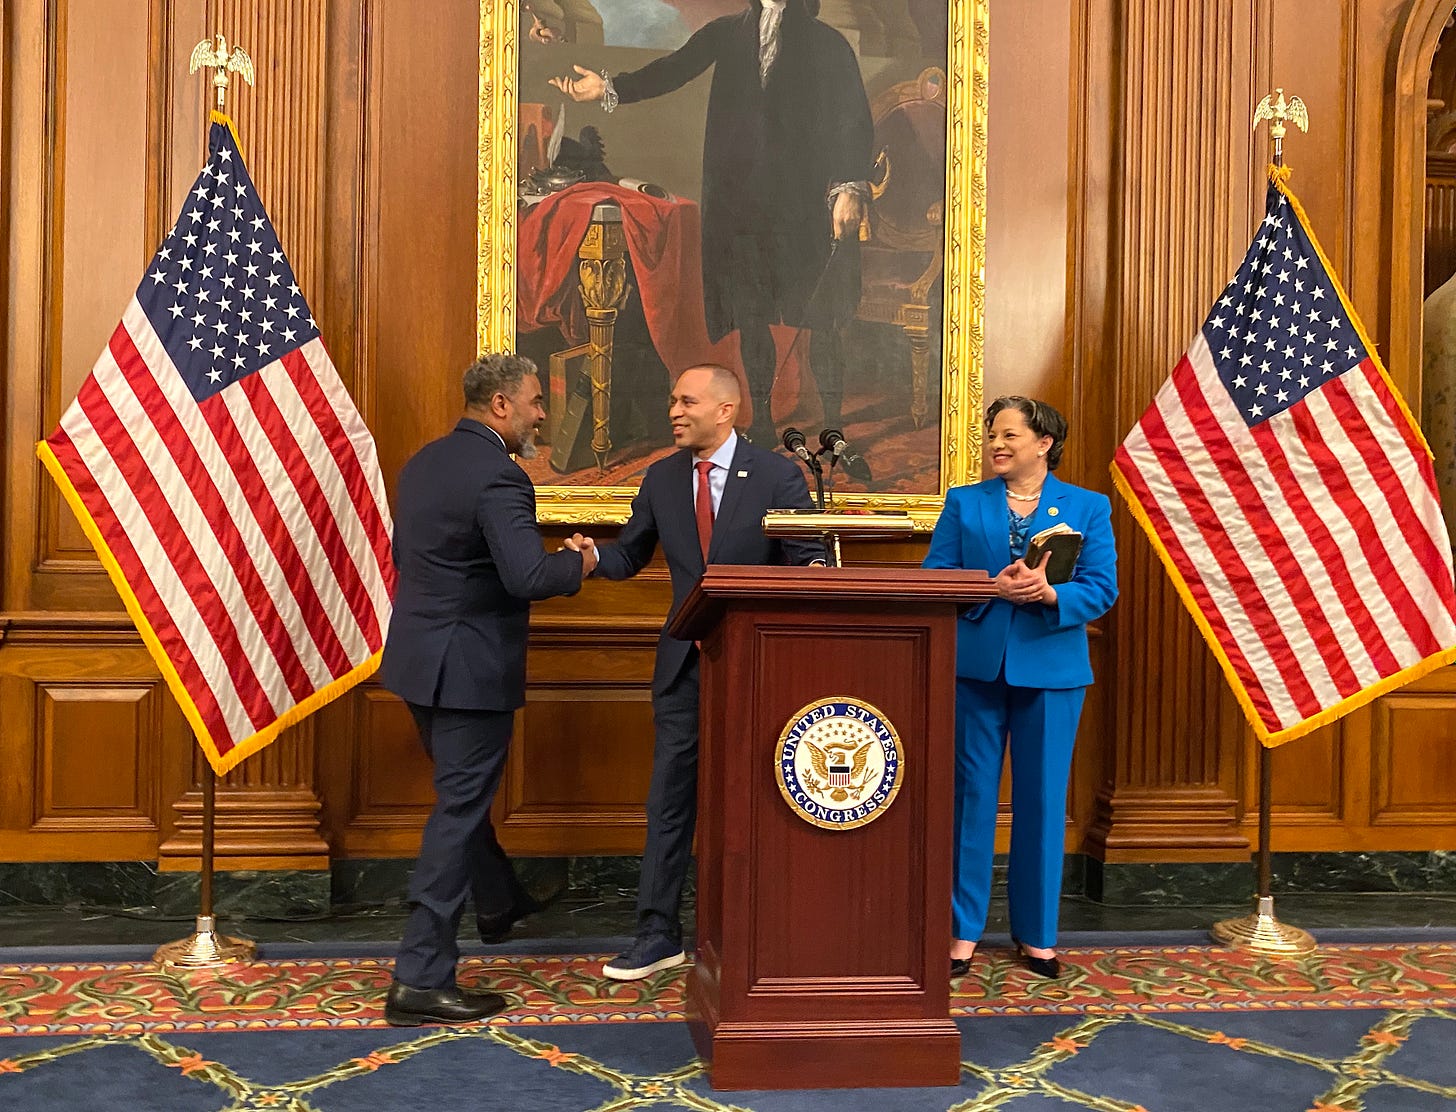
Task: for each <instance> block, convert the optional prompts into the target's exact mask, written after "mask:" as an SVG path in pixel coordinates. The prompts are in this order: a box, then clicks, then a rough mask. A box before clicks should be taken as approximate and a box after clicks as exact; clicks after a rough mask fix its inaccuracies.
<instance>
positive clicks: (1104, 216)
mask: <svg viewBox="0 0 1456 1112" xmlns="http://www.w3.org/2000/svg"><path fill="white" fill-rule="evenodd" d="M1120 7H1121V5H1120V4H1118V3H1117V2H1116V0H1080V2H1078V3H1076V4H1074V5H1072V6H1071V8H1070V22H1071V32H1070V34H1071V47H1070V57H1069V64H1068V67H1067V70H1068V88H1067V96H1068V97H1069V99H1070V101H1071V104H1072V105H1073V111H1072V112H1071V114H1070V117H1069V121H1068V141H1067V155H1066V161H1067V165H1068V178H1067V183H1066V188H1067V207H1068V227H1067V246H1066V251H1067V260H1068V261H1067V284H1066V289H1065V291H1064V297H1065V315H1066V322H1067V324H1066V327H1067V352H1066V371H1065V376H1066V378H1067V380H1068V381H1067V385H1066V389H1067V390H1068V391H1069V393H1070V397H1071V399H1072V403H1071V406H1072V408H1071V414H1070V415H1069V420H1071V421H1072V422H1073V426H1074V428H1075V429H1076V436H1075V438H1074V439H1072V440H1071V441H1070V442H1069V443H1068V445H1067V454H1066V455H1065V456H1064V457H1063V458H1064V466H1065V467H1066V468H1067V469H1068V471H1069V473H1073V474H1076V475H1077V476H1079V479H1078V481H1079V482H1080V483H1082V484H1083V485H1086V486H1090V487H1095V488H1096V489H1099V490H1107V489H1108V485H1107V484H1108V476H1107V472H1106V470H1105V464H1106V461H1107V460H1109V459H1111V458H1112V453H1113V451H1114V449H1115V446H1116V444H1117V442H1118V438H1119V436H1120V430H1118V429H1117V427H1116V421H1117V415H1116V406H1115V402H1116V391H1115V390H1112V389H1109V388H1108V384H1109V383H1112V382H1115V381H1116V378H1117V368H1116V366H1115V365H1113V364H1112V363H1111V361H1110V360H1109V359H1108V353H1109V345H1108V342H1107V341H1108V337H1109V336H1111V335H1112V334H1113V328H1114V324H1113V318H1112V316H1111V310H1112V303H1111V301H1110V299H1109V291H1110V289H1111V283H1112V277H1113V274H1112V267H1113V265H1114V256H1113V253H1112V251H1111V242H1110V235H1111V231H1112V220H1111V213H1112V205H1113V188H1114V183H1115V172H1114V167H1115V149H1116V146H1115V145H1116V129H1117V119H1118V103H1117V99H1116V95H1117V90H1118V88H1119V78H1118V70H1119V66H1120V55H1119V51H1118V34H1119V31H1118V27H1119V22H1120V21H1119V18H1118V11H1119V9H1120ZM993 70H994V65H993ZM993 111H994V106H993ZM993 134H994V129H993ZM1048 161H1050V159H1048ZM995 225H996V218H995V213H994V211H993V214H992V220H991V226H992V227H995ZM989 327H990V324H989V322H988V328H989ZM1118 540H1119V548H1120V549H1121V547H1122V545H1124V544H1125V541H1124V540H1123V539H1122V537H1121V536H1119V538H1118ZM1115 611H1116V607H1114V613H1115ZM1110 623H1111V617H1110V616H1109V617H1108V618H1104V619H1102V620H1101V621H1099V622H1098V623H1096V625H1095V626H1094V627H1093V629H1092V630H1091V631H1090V632H1091V637H1090V647H1091V654H1092V671H1093V675H1094V677H1095V681H1094V683H1093V686H1092V689H1091V690H1089V691H1088V692H1087V700H1086V702H1085V704H1084V705H1083V708H1082V721H1081V726H1080V729H1079V731H1078V743H1077V748H1076V751H1075V754H1074V758H1073V765H1072V783H1071V789H1070V811H1071V819H1072V829H1071V830H1070V831H1069V834H1068V844H1067V848H1068V850H1069V851H1073V852H1080V851H1081V850H1082V849H1083V848H1084V846H1085V844H1086V840H1087V834H1088V832H1089V831H1090V830H1091V827H1092V823H1093V821H1094V819H1095V817H1096V800H1097V794H1098V790H1099V788H1100V787H1101V786H1102V784H1103V783H1105V782H1106V781H1107V779H1108V777H1109V769H1110V762H1111V757H1112V754H1113V745H1112V736H1113V731H1114V729H1115V723H1114V719H1113V716H1112V707H1113V706H1114V702H1115V700H1114V695H1115V688H1114V685H1113V665H1114V659H1115V658H1114V656H1113V652H1112V650H1113V643H1112V638H1111V637H1110V636H1109V632H1110V630H1111V628H1112V627H1111V624H1110Z"/></svg>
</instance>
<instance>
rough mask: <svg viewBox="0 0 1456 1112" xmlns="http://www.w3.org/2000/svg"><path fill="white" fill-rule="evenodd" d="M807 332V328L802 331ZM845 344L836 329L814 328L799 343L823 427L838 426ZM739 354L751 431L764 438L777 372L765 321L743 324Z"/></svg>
mask: <svg viewBox="0 0 1456 1112" xmlns="http://www.w3.org/2000/svg"><path fill="white" fill-rule="evenodd" d="M805 331H806V332H807V331H808V330H807V329H806V330H805ZM843 348H844V345H843V344H842V343H841V342H840V339H839V330H838V329H836V328H833V327H828V326H826V327H823V328H818V329H815V330H814V331H813V332H812V333H811V334H810V335H807V336H805V337H804V338H803V340H801V341H800V348H799V354H800V355H801V356H805V355H807V357H808V358H807V360H806V361H807V362H808V365H809V372H810V373H811V374H812V375H813V376H814V382H815V384H816V385H817V386H818V387H819V400H820V403H821V404H822V405H823V407H824V425H825V427H826V428H827V427H829V426H832V425H834V426H837V425H838V424H839V423H840V416H841V412H842V410H843V405H844V350H843ZM738 354H739V357H740V358H741V359H742V360H743V373H744V376H745V377H746V378H747V379H748V394H749V397H751V398H752V399H753V428H754V429H755V430H758V431H760V432H761V433H762V434H763V435H764V436H768V435H769V430H770V429H771V428H773V420H772V418H771V417H770V416H769V397H770V395H771V394H772V393H773V385H774V373H775V372H776V371H777V370H778V364H777V359H778V354H777V351H776V350H775V348H774V341H773V333H772V332H771V331H770V330H769V323H768V321H767V320H755V321H751V322H745V323H744V324H743V325H742V327H740V328H739V330H738ZM777 435H778V434H777V430H776V429H774V432H773V435H772V436H771V437H769V439H770V440H771V441H772V443H770V444H768V445H767V446H768V447H770V448H772V447H773V446H774V444H776V443H777Z"/></svg>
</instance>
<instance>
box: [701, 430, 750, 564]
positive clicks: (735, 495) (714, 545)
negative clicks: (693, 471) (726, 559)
mask: <svg viewBox="0 0 1456 1112" xmlns="http://www.w3.org/2000/svg"><path fill="white" fill-rule="evenodd" d="M752 452H753V449H752V448H750V447H749V446H748V444H747V442H745V441H744V439H743V437H741V436H740V437H739V438H738V446H737V447H736V448H734V449H733V462H732V463H730V464H729V465H728V478H727V480H726V481H725V482H724V484H723V497H722V499H721V500H720V501H719V502H718V514H717V516H716V517H715V518H714V519H713V539H712V541H711V542H710V543H709V544H708V563H710V564H711V563H712V562H713V557H715V556H716V555H717V554H718V553H719V552H720V551H721V550H722V547H723V545H724V544H725V543H726V542H725V541H724V540H723V537H724V535H725V534H726V533H727V532H728V526H729V525H731V524H732V523H733V515H734V514H736V513H737V512H738V504H739V502H741V501H742V498H743V488H744V487H745V486H747V485H748V480H749V479H750V478H752V477H753V461H752V459H751V456H752Z"/></svg>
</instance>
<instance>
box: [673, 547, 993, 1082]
mask: <svg viewBox="0 0 1456 1112" xmlns="http://www.w3.org/2000/svg"><path fill="white" fill-rule="evenodd" d="M991 595H992V588H991V584H990V580H989V579H987V578H986V577H985V574H984V573H982V572H967V571H940V570H937V571H925V570H920V569H881V568H877V569H863V568H821V567H813V568H807V567H793V568H783V567H740V566H732V565H715V566H711V567H709V568H708V571H707V573H706V574H705V575H704V576H703V579H702V582H701V583H700V584H699V585H698V587H697V588H696V590H695V591H694V592H693V594H692V595H690V596H689V597H688V599H687V601H686V602H685V603H684V604H683V607H682V609H681V611H680V612H679V613H678V615H677V617H676V618H675V620H674V622H673V625H672V630H671V631H672V633H673V635H674V636H678V637H684V638H693V639H696V640H700V641H701V642H702V693H701V702H700V722H701V727H700V729H701V740H700V760H699V771H698V815H699V817H698V834H697V859H698V873H697V877H698V913H697V953H696V958H695V964H694V967H693V970H692V972H691V974H690V976H689V980H688V1006H689V1019H690V1022H691V1026H692V1031H693V1038H694V1040H695V1042H696V1043H697V1046H698V1050H699V1053H701V1054H702V1056H703V1057H704V1058H705V1059H707V1060H708V1061H709V1062H710V1063H711V1066H710V1074H709V1078H710V1080H711V1082H712V1084H713V1087H714V1088H717V1089H788V1088H839V1087H861V1086H921V1085H954V1084H956V1083H957V1082H958V1080H959V1077H960V1036H959V1033H958V1031H957V1029H956V1027H955V1024H954V1023H953V1022H952V1021H951V1019H950V978H949V964H950V958H949V953H950V888H951V852H952V850H951V841H952V833H951V825H952V815H953V795H954V742H953V728H954V719H955V652H956V643H955V642H956V637H955V627H956V617H957V614H958V613H959V612H960V610H961V609H963V608H964V607H965V606H967V605H969V604H972V603H975V602H978V601H981V600H983V599H987V598H989V597H991ZM836 700H837V701H839V702H835V701H836ZM826 702H829V703H831V704H832V706H831V707H830V709H828V710H827V711H823V713H825V714H828V715H829V716H830V717H832V719H833V722H832V723H828V722H826V723H824V724H823V730H829V729H830V727H831V726H832V727H833V730H834V731H838V733H837V734H835V733H833V732H832V731H831V733H830V734H826V733H824V732H823V730H821V729H820V724H819V722H818V720H817V719H816V720H815V724H814V726H813V727H812V728H813V729H814V730H819V731H820V732H819V733H817V734H814V733H805V732H804V731H805V723H807V722H809V720H810V719H811V718H814V717H815V716H814V714H812V713H807V712H806V710H807V708H811V707H814V706H822V705H823V704H825V703H826ZM851 703H852V704H854V707H853V710H852V713H849V717H847V718H845V717H840V716H839V715H840V714H841V711H840V709H839V708H840V707H841V706H843V707H846V708H848V707H849V704H851ZM865 708H868V709H865ZM847 713H848V712H847ZM853 714H858V715H860V716H861V719H863V720H864V721H867V722H869V723H870V726H873V727H874V729H873V730H871V732H870V733H868V734H867V733H865V730H866V729H869V727H866V726H862V725H861V724H860V721H859V720H856V719H855V718H854V717H853ZM856 731H859V734H858V735H857V736H862V737H871V736H872V735H874V736H879V737H885V738H887V737H888V736H889V735H890V734H891V733H893V734H894V735H898V740H899V745H898V747H897V751H898V754H899V756H898V762H897V765H896V773H895V785H896V786H895V788H894V791H893V793H889V798H887V799H881V800H879V801H878V802H876V801H875V798H874V796H873V795H864V796H863V797H861V798H860V799H859V802H858V803H857V804H856V802H855V798H853V792H854V791H855V790H857V787H858V785H859V784H860V783H861V782H862V781H863V780H864V777H866V776H867V775H868V773H865V772H864V771H863V770H862V769H861V768H860V762H859V761H858V760H856V761H855V762H854V764H853V766H851V763H850V758H849V757H847V756H846V757H842V758H841V762H840V763H838V764H836V765H834V766H833V769H832V770H831V769H829V766H828V765H827V764H826V762H825V760H824V758H823V756H822V754H823V752H824V750H825V748H829V749H834V748H836V747H839V748H840V749H842V750H843V751H844V752H845V753H848V752H849V751H850V744H851V741H852V740H853V738H854V737H855V736H856V733H855V732H856ZM875 731H878V734H876V733H875ZM815 737H818V738H819V742H818V744H817V745H812V746H811V745H808V744H807V743H808V742H810V741H813V740H814V738H815ZM835 737H839V738H843V739H847V740H840V741H836V740H834V738H835ZM826 738H828V739H829V740H828V741H827V743H826V741H825V739H826ZM790 744H791V745H792V747H793V749H794V750H797V749H800V748H804V749H805V751H806V752H808V751H809V750H812V751H813V753H814V756H815V757H817V758H818V764H817V765H815V768H817V769H819V771H820V772H824V771H829V772H830V775H828V776H825V777H824V778H823V779H822V780H821V779H819V778H818V777H817V775H814V774H811V775H810V777H809V780H810V782H811V784H815V785H818V786H817V787H816V788H814V791H822V793H823V798H825V799H829V798H830V795H831V793H833V792H834V791H835V789H834V788H833V787H831V786H830V785H831V784H836V783H837V784H840V785H847V786H845V787H842V788H841V789H839V790H840V793H841V796H840V797H850V799H849V803H847V804H844V805H843V806H849V807H857V810H856V811H855V812H853V813H854V815H856V816H857V817H854V818H853V819H852V820H851V821H854V822H859V821H861V820H862V816H859V811H864V810H866V809H869V810H872V811H873V812H874V814H873V817H871V818H869V819H868V820H867V821H864V822H863V825H857V826H854V827H853V828H843V827H841V826H825V825H816V824H815V819H814V818H813V817H805V816H806V814H812V815H818V816H819V821H820V822H822V821H823V817H824V815H826V814H840V815H842V814H846V813H850V812H840V811H833V812H823V811H821V810H819V809H818V808H817V805H814V804H813V802H812V800H809V806H808V808H807V810H801V809H799V808H797V807H796V805H795V804H793V803H791V802H790V791H789V790H788V789H785V788H784V787H783V786H782V781H784V780H785V779H788V780H790V781H792V780H793V776H792V774H791V773H790V772H785V771H784V770H785V767H786V765H787V766H789V767H792V765H793V757H792V756H790V757H789V758H788V760H787V762H786V761H785V760H784V754H785V752H786V749H785V746H786V745H790ZM885 745H886V746H887V747H886V749H885V753H889V752H891V750H890V749H889V748H888V741H886V742H885ZM861 748H862V747H861ZM871 748H872V749H873V750H874V754H872V755H874V756H875V757H876V759H878V755H879V754H880V748H879V747H877V746H872V747H871ZM883 764H884V767H883V768H882V773H883V774H884V775H885V776H886V777H888V772H887V771H886V770H887V769H888V768H889V765H890V758H889V757H888V756H887V757H885V758H884V762H883ZM856 777H859V778H860V779H859V780H856V779H855V778H856ZM882 783H883V784H884V785H888V784H889V779H888V778H886V779H884V780H883V781H882ZM793 790H798V789H793ZM880 794H885V793H884V792H881V793H880ZM807 798H808V797H807V796H806V797H804V798H803V799H801V800H800V802H801V803H803V802H804V800H805V799H807ZM816 798H817V797H816ZM836 806H840V805H836Z"/></svg>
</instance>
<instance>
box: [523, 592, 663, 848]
mask: <svg viewBox="0 0 1456 1112" xmlns="http://www.w3.org/2000/svg"><path fill="white" fill-rule="evenodd" d="M659 625H660V623H659V622H657V621H654V620H652V619H651V618H647V619H638V620H636V621H630V622H621V621H619V622H617V623H615V624H614V626H612V627H608V626H605V625H604V623H602V622H601V621H600V620H599V619H598V620H593V619H592V618H589V617H588V618H577V619H576V620H574V621H571V620H562V619H560V618H558V619H556V620H554V621H552V620H550V619H548V620H545V621H540V622H538V623H537V624H536V627H535V629H534V630H533V635H532V646H531V658H530V667H529V670H528V682H529V687H528V690H527V694H526V699H527V702H526V706H525V708H524V710H523V711H522V713H521V715H520V716H519V719H518V725H517V734H516V738H515V740H514V742H513V743H512V748H511V756H510V761H509V764H508V765H507V768H506V774H505V778H504V781H503V783H502V785H501V792H500V795H499V797H498V799H497V805H496V820H497V821H496V826H497V830H498V831H499V832H500V838H501V844H502V845H503V846H505V847H506V848H507V849H508V850H510V851H512V852H520V853H563V852H564V853H579V854H597V853H633V854H637V853H641V852H642V845H643V839H644V837H645V835H646V817H645V813H644V811H643V800H645V799H646V798H647V787H648V783H649V780H650V778H651V770H652V751H653V736H654V735H653V726H652V666H653V660H654V657H655V654H656V649H657V634H658V629H659Z"/></svg>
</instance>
